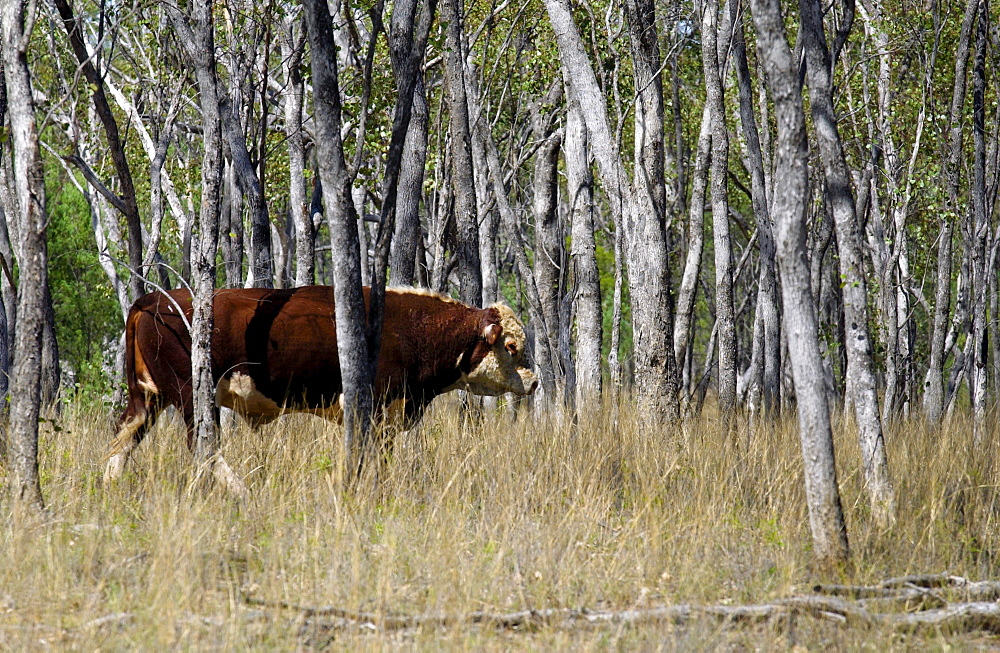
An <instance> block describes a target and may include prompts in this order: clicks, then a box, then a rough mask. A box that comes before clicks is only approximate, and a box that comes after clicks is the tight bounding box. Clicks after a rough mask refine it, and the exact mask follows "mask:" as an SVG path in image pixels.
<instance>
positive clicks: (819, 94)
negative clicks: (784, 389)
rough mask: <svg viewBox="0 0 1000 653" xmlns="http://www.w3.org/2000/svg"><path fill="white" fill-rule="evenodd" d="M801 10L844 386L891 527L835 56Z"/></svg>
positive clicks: (816, 19)
mask: <svg viewBox="0 0 1000 653" xmlns="http://www.w3.org/2000/svg"><path fill="white" fill-rule="evenodd" d="M848 4H850V3H848ZM799 8H800V15H801V20H802V33H801V37H800V38H801V40H802V43H803V44H804V49H805V53H806V62H807V72H808V81H809V106H810V107H811V108H812V118H813V125H814V128H815V130H816V141H817V143H818V144H819V151H820V158H821V159H822V161H823V173H824V176H825V178H826V192H827V197H828V198H829V202H830V205H831V207H832V210H833V218H834V223H835V228H836V232H837V249H838V252H839V257H838V261H839V264H840V277H841V279H842V280H843V284H842V289H841V292H842V293H843V297H844V322H845V327H846V328H845V331H846V332H845V334H844V344H845V345H846V349H847V375H846V376H847V378H846V383H845V385H846V387H847V393H848V394H849V395H850V402H851V404H853V406H854V415H855V420H856V422H857V427H858V441H859V443H860V445H861V452H862V458H863V462H864V470H865V484H866V486H867V488H868V493H869V497H870V500H871V504H872V510H873V513H874V514H875V516H876V520H877V521H879V522H881V523H887V522H889V521H890V520H891V519H892V517H893V512H894V510H895V505H894V504H895V498H894V496H893V490H892V483H891V481H890V479H889V463H888V460H887V458H886V453H885V438H884V437H883V435H882V424H881V421H880V415H879V409H878V394H877V388H876V386H875V372H874V369H873V363H872V347H871V336H870V334H869V331H868V309H867V300H868V284H867V281H866V280H865V274H864V270H863V269H862V260H861V238H860V235H859V231H860V224H859V221H858V216H857V212H856V210H855V204H854V193H853V191H852V190H851V179H850V172H849V171H848V168H847V161H846V160H845V159H844V150H843V147H842V145H841V141H840V134H839V132H838V131H837V116H836V114H835V112H834V107H833V65H834V64H833V62H834V59H835V57H836V53H834V54H833V55H832V56H831V53H830V51H829V49H828V48H827V45H826V34H825V32H824V30H823V14H822V9H821V7H820V6H819V2H818V1H817V0H799ZM852 20H853V15H851V14H849V15H848V19H847V22H846V25H845V26H844V28H843V30H844V31H843V32H841V33H840V34H838V39H837V40H838V42H840V43H842V42H843V40H844V39H845V38H846V33H847V32H848V31H849V30H850V24H851V21H852ZM893 310H895V306H894V307H893Z"/></svg>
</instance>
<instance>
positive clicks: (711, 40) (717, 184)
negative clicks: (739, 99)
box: [701, 0, 736, 421]
mask: <svg viewBox="0 0 1000 653" xmlns="http://www.w3.org/2000/svg"><path fill="white" fill-rule="evenodd" d="M703 12H704V13H703V16H702V21H701V32H702V45H701V49H702V62H703V66H704V70H705V86H706V88H707V98H706V100H705V103H706V105H707V106H708V108H709V114H708V115H709V121H710V123H711V127H712V237H713V240H714V241H715V312H716V317H715V319H716V321H717V324H718V327H717V328H718V342H719V414H720V415H721V416H722V418H723V420H725V421H728V420H729V418H730V417H731V416H732V413H733V410H734V409H735V408H736V313H735V309H734V307H733V260H732V258H733V257H732V244H731V243H730V239H729V197H728V194H727V184H728V174H727V173H728V169H729V135H728V133H727V131H726V108H725V104H724V102H723V93H722V75H721V74H720V69H719V56H718V44H717V36H718V31H719V30H718V27H717V25H718V17H719V6H718V3H717V2H716V1H715V0H710V1H709V2H706V3H705V7H704V9H703Z"/></svg>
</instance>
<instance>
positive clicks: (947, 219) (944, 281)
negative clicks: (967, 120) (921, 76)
mask: <svg viewBox="0 0 1000 653" xmlns="http://www.w3.org/2000/svg"><path fill="white" fill-rule="evenodd" d="M978 6H979V0H966V5H965V15H964V17H963V19H962V28H961V32H960V33H959V37H958V43H956V44H955V77H954V84H953V87H952V95H951V109H950V111H949V114H948V136H949V137H948V147H947V150H946V151H945V153H944V154H945V156H944V157H943V158H944V159H945V162H944V167H943V169H942V171H941V177H942V180H943V181H944V186H945V188H946V190H947V198H948V207H947V208H948V210H947V211H945V212H943V213H942V219H941V228H940V236H939V237H938V238H939V239H938V255H937V278H936V283H935V289H934V328H933V330H932V331H931V353H930V361H929V363H928V369H927V376H926V377H925V380H924V412H925V414H926V416H927V420H928V422H930V423H931V424H938V423H940V421H941V417H942V415H943V412H942V411H943V410H944V386H943V382H944V359H945V334H946V333H947V328H948V314H949V311H950V310H951V258H952V256H951V253H952V251H951V238H952V229H953V222H952V220H953V216H957V215H959V214H960V210H961V209H960V206H959V192H958V188H959V179H960V175H961V166H960V165H959V164H960V162H961V159H962V156H963V148H962V133H963V130H962V124H963V123H962V107H963V106H964V105H965V93H966V79H965V77H966V69H967V67H968V63H969V51H970V44H971V42H972V26H973V24H974V22H975V19H976V10H977V7H978Z"/></svg>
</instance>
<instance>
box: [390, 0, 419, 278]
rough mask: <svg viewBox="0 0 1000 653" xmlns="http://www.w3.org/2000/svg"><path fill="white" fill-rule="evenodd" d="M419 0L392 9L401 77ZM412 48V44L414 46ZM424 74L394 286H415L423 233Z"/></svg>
mask: <svg viewBox="0 0 1000 653" xmlns="http://www.w3.org/2000/svg"><path fill="white" fill-rule="evenodd" d="M415 7H416V0H407V1H406V2H397V3H396V4H395V6H394V8H393V11H392V19H391V21H390V30H389V46H390V48H389V52H390V55H391V56H392V66H393V71H394V72H395V74H396V76H397V77H399V76H400V75H401V74H402V72H403V70H404V66H405V64H406V61H407V58H408V57H409V55H410V52H409V51H405V48H406V47H407V45H406V44H407V39H408V36H409V35H408V34H407V30H411V29H412V24H413V23H412V21H413V16H414V11H415ZM411 47H412V46H411ZM423 77H424V74H423V71H422V70H420V71H418V73H417V78H416V80H415V86H414V89H413V101H412V106H411V109H410V123H409V127H408V128H407V131H406V141H405V143H404V145H403V162H402V166H401V168H400V176H399V188H398V190H397V191H396V233H395V234H394V235H393V238H392V253H391V258H390V262H389V275H390V276H389V278H390V279H391V281H392V283H393V285H399V286H412V285H413V284H414V281H415V270H416V264H417V249H418V241H419V240H420V239H421V235H420V214H419V209H420V199H421V197H422V196H423V184H424V166H425V165H426V159H427V121H428V108H427V91H426V90H425V88H424V79H423Z"/></svg>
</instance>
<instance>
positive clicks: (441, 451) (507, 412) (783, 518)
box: [0, 399, 1000, 650]
mask: <svg viewBox="0 0 1000 653" xmlns="http://www.w3.org/2000/svg"><path fill="white" fill-rule="evenodd" d="M956 419H957V420H959V421H956V423H954V424H952V425H951V426H950V427H949V428H947V429H945V430H944V431H943V432H937V431H932V430H928V429H927V428H926V427H924V426H923V425H921V424H920V423H919V422H916V421H914V422H903V423H900V424H898V425H896V426H894V427H893V428H892V429H890V431H889V433H888V437H887V444H888V453H889V462H890V467H891V473H892V477H893V479H894V483H895V487H896V492H897V496H898V514H897V521H896V523H895V524H894V525H892V526H887V527H879V526H878V525H877V524H874V523H872V520H871V516H870V514H869V511H868V507H867V499H866V495H865V494H864V490H863V488H862V486H861V482H862V479H861V470H860V460H859V455H858V448H857V443H856V441H855V439H854V436H853V430H852V429H851V428H850V427H849V426H845V425H841V424H838V425H837V426H836V429H835V430H836V433H837V455H838V468H839V472H840V485H841V490H842V495H843V501H844V506H845V510H846V512H847V520H848V529H849V536H850V540H851V555H852V564H851V567H850V568H848V569H844V570H840V571H837V572H829V571H821V570H817V569H814V568H813V566H812V560H811V555H810V536H809V532H808V519H807V515H806V507H805V502H804V492H803V488H802V472H801V458H800V453H799V451H798V436H797V433H796V432H795V424H794V420H790V419H782V420H780V421H779V422H778V423H776V424H768V425H763V426H762V427H761V428H758V429H754V430H750V429H749V427H748V426H747V425H746V422H745V420H741V421H739V422H738V425H737V427H736V429H735V430H734V431H733V432H731V433H724V432H722V431H720V430H719V429H718V427H717V422H716V420H715V418H714V416H713V415H712V414H711V406H709V407H708V409H707V412H706V414H705V415H704V416H702V417H700V418H699V419H697V420H693V421H690V422H688V423H686V424H685V425H684V427H683V428H676V425H671V426H672V428H669V429H668V428H662V429H659V428H653V429H650V428H647V427H642V426H640V425H639V423H638V422H639V421H640V420H638V419H637V416H636V415H634V414H633V413H632V412H631V411H630V410H629V409H627V408H623V409H621V410H620V411H616V410H614V407H613V406H612V405H610V404H606V405H604V406H602V407H600V408H598V409H596V410H595V411H594V412H593V413H591V414H587V415H582V416H581V417H580V418H579V419H578V420H577V421H576V422H575V423H574V421H573V420H571V419H569V418H568V417H566V416H563V415H552V414H536V413H535V412H533V410H532V409H531V408H530V407H528V406H527V405H524V406H522V407H521V409H520V411H518V412H516V414H515V410H514V409H513V408H512V407H509V406H508V407H502V408H501V409H500V410H499V411H498V412H494V411H492V410H491V411H487V412H484V413H482V414H480V415H479V416H476V417H471V418H470V417H469V414H468V412H467V411H466V410H464V409H463V408H462V407H461V406H460V405H459V404H458V402H457V401H455V400H453V399H452V400H448V399H442V400H439V405H436V406H435V407H434V409H433V410H432V411H431V412H430V414H428V415H427V416H426V417H425V419H424V421H423V423H422V425H421V427H420V428H419V429H417V430H415V431H412V432H409V433H405V434H401V435H400V436H399V437H398V438H397V441H396V446H395V448H394V452H393V455H392V458H391V460H390V461H389V463H388V467H387V470H388V472H387V474H386V475H385V476H384V477H383V478H382V479H381V482H380V485H379V488H378V489H377V490H376V489H374V486H373V485H372V484H362V486H361V487H360V488H358V489H355V490H353V491H348V490H345V489H344V488H343V484H342V483H341V476H340V469H341V461H342V457H341V452H340V440H339V437H340V429H339V427H337V426H334V425H330V424H328V423H327V422H324V421H322V420H320V419H317V418H314V417H310V416H305V415H297V416H289V417H285V418H281V419H279V420H277V421H276V422H274V423H272V424H269V425H266V426H264V427H262V428H260V429H258V430H256V431H253V430H250V429H249V428H247V427H246V426H245V425H242V424H240V425H237V426H236V427H235V428H230V429H228V430H227V431H226V432H224V434H223V440H224V453H225V456H226V458H227V459H228V461H229V462H230V464H231V465H232V466H233V467H234V469H236V471H237V472H238V473H240V474H242V475H244V476H245V478H246V482H247V485H248V486H249V488H250V493H251V496H250V498H249V499H248V500H247V501H246V502H242V503H241V502H238V501H237V500H235V499H233V498H231V497H228V496H226V495H225V494H224V493H223V492H222V491H220V490H219V489H217V488H211V487H207V486H205V485H204V484H203V483H201V482H198V481H196V480H195V478H196V475H195V473H194V468H193V463H192V462H191V458H190V456H189V455H188V453H187V451H186V449H185V447H184V437H183V429H182V428H181V425H180V424H179V422H178V421H177V419H176V418H166V419H163V420H162V423H160V424H158V425H157V427H156V428H155V429H154V430H153V431H152V432H151V434H150V436H149V437H148V438H147V440H146V441H145V442H144V443H143V444H142V445H141V446H140V448H139V449H138V451H137V453H136V455H135V456H134V458H133V461H132V463H131V465H130V467H129V469H128V471H127V472H126V474H125V476H124V477H123V478H122V480H121V481H120V482H119V483H118V484H116V485H114V486H112V487H104V486H103V485H102V483H101V472H102V469H103V464H104V453H105V448H106V446H107V443H108V441H109V440H110V438H111V435H112V434H111V426H110V423H111V415H110V414H108V413H106V412H104V411H100V410H87V409H83V408H80V407H77V406H73V405H65V406H64V407H63V410H62V413H61V415H59V416H57V417H53V418H52V419H51V420H50V421H47V422H45V423H44V424H43V428H42V440H41V451H42V454H41V455H42V485H43V491H44V494H45V499H46V503H47V506H48V512H47V513H46V515H45V516H43V517H42V518H40V519H37V520H31V519H29V520H27V521H18V520H15V519H12V518H10V517H9V515H10V506H9V505H8V504H3V505H0V508H2V509H3V514H4V515H6V516H7V517H5V520H4V522H3V524H2V525H0V537H2V539H3V544H2V546H0V649H5V650H12V649H44V648H56V649H65V648H74V649H77V648H79V649H89V650H93V649H95V648H101V649H123V648H129V649H132V648H141V649H146V650H156V649H165V648H168V647H169V648H180V649H222V650H245V649H292V648H302V647H304V648H323V647H326V646H329V645H332V646H335V647H336V648H352V649H353V648H357V647H364V648H388V647H391V648H395V647H405V648H420V649H439V648H445V649H472V648H474V649H477V650H478V649H483V650H501V649H502V650H510V649H522V650H537V649H556V650H567V649H572V650H581V649H582V650H586V649H607V648H626V649H643V650H645V649H660V648H666V649H677V648H682V649H687V648H713V649H715V648H723V649H729V650H758V649H765V650H767V649H774V648H797V647H805V648H806V649H817V648H831V647H834V648H838V649H845V648H846V649H865V648H871V649H878V650H885V649H887V648H917V647H919V648H924V647H927V646H931V647H934V648H944V647H945V646H948V645H957V646H960V647H963V648H965V647H968V648H981V647H989V646H997V645H998V644H1000V640H998V639H994V638H993V637H992V636H991V635H990V634H989V633H987V632H985V631H984V630H975V629H973V630H972V631H971V632H964V630H963V631H961V632H955V631H948V630H939V629H927V630H923V631H916V632H913V631H901V630H899V629H893V628H880V627H858V626H856V625H852V626H849V625H844V624H842V623H841V622H839V621H837V620H829V619H823V618H816V617H815V616H813V615H809V614H798V615H793V616H791V617H787V616H785V617H780V618H774V619H771V620H768V621H764V622H760V623H732V622H726V621H720V620H718V619H713V618H694V619H691V620H688V621H686V622H684V623H681V624H677V623H674V622H671V621H658V622H653V623H649V622H642V623H638V624H635V625H626V624H620V623H619V624H614V623H612V624H609V625H598V626H584V625H579V624H573V625H570V624H568V623H562V622H560V623H555V624H549V625H544V624H543V625H538V624H535V625H531V624H528V625H522V626H518V627H499V626H497V625H495V624H493V625H482V624H479V625H477V624H470V623H466V622H463V621H462V618H463V617H464V616H467V615H469V614H471V613H474V612H485V613H489V614H492V615H504V614H512V613H518V612H522V611H525V610H539V611H540V610H546V609H557V610H570V609H573V610H589V611H606V612H616V613H620V612H623V611H626V610H638V611H643V610H647V611H648V610H653V609H656V608H660V607H668V606H679V605H691V606H712V605H717V606H738V605H751V604H766V603H769V602H773V601H777V600H780V599H782V598H787V597H791V596H803V595H810V594H811V592H812V586H813V585H814V584H816V583H817V582H821V581H824V582H836V583H845V584H874V583H877V582H879V581H881V580H883V579H886V578H890V577H898V576H902V575H906V574H914V573H940V572H948V573H951V574H957V575H961V576H965V577H967V578H970V579H973V580H985V579H990V578H996V577H1000V573H998V570H997V568H996V561H995V560H996V552H997V551H998V550H1000V548H998V544H1000V530H998V529H997V528H996V526H997V524H996V521H997V511H998V509H1000V501H997V491H996V487H997V470H996V464H995V463H994V462H993V461H992V460H990V459H987V457H984V456H981V455H980V456H977V455H974V454H973V452H974V450H973V449H972V447H971V442H970V439H971V435H970V432H971V429H966V428H965V427H964V424H963V423H961V421H960V419H961V418H956ZM996 435H997V433H996V432H994V433H993V434H992V436H993V437H996ZM5 473H6V472H5V471H0V475H2V474H5ZM3 478H5V477H3V476H0V479H3ZM282 602H284V603H285V604H291V605H286V607H281V606H280V604H281V603H282ZM293 606H297V607H293ZM304 607H308V608H313V609H318V608H324V607H332V608H336V610H344V611H348V612H349V613H362V612H363V613H370V614H371V615H372V616H373V617H374V619H373V621H374V623H367V622H364V620H362V622H356V621H345V620H344V619H343V618H340V617H337V612H336V610H327V611H326V612H319V613H311V612H308V611H303V610H302V609H301V608H304ZM442 616H445V617H448V618H449V619H450V620H451V621H452V622H451V623H448V624H444V625H442V624H441V623H439V622H437V621H433V620H432V621H430V622H425V623H424V625H421V626H411V627H399V628H395V627H390V625H389V624H391V623H397V624H398V623H399V622H400V621H405V619H408V618H433V619H436V618H437V617H442ZM396 617H399V618H400V619H396V621H395V622H393V621H392V619H393V618H396ZM456 622H457V623H456ZM404 625H405V624H404ZM982 628H984V629H987V628H989V625H988V624H986V625H984V626H982Z"/></svg>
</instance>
